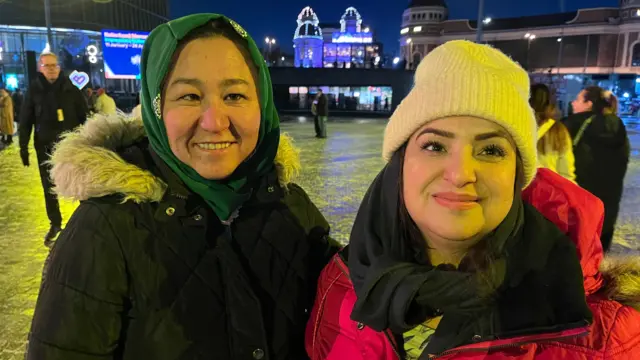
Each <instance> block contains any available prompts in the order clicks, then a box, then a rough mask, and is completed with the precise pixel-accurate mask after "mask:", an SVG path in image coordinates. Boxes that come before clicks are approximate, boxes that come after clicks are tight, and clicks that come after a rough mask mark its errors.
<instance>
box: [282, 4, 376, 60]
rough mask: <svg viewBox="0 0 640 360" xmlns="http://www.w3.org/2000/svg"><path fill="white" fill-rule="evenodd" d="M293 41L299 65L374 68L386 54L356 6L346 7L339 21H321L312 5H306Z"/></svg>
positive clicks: (299, 17)
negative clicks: (383, 54)
mask: <svg viewBox="0 0 640 360" xmlns="http://www.w3.org/2000/svg"><path fill="white" fill-rule="evenodd" d="M293 42H294V47H295V54H296V61H295V66H296V67H337V68H351V67H357V68H370V67H375V66H377V65H379V63H380V58H381V57H382V55H381V54H382V45H381V44H380V43H377V42H375V41H374V36H373V31H372V30H371V29H370V28H369V27H368V26H365V25H363V21H362V16H361V15H360V13H359V12H358V10H356V9H355V8H353V7H349V8H347V9H346V10H345V12H344V14H343V15H342V17H341V18H340V22H339V24H338V23H336V24H326V23H325V24H321V23H320V22H319V20H318V17H317V15H316V14H315V13H314V12H313V10H311V8H309V7H306V8H304V9H303V10H302V12H301V13H300V15H299V16H298V28H297V29H296V33H295V35H294V40H293ZM318 50H320V53H319V54H318ZM311 54H313V57H312V55H311ZM316 56H318V57H316Z"/></svg>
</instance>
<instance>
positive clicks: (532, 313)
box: [306, 40, 640, 360]
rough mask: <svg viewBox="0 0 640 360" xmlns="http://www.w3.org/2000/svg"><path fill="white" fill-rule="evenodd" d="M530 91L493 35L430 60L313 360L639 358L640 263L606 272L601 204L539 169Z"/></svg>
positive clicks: (402, 117)
mask: <svg viewBox="0 0 640 360" xmlns="http://www.w3.org/2000/svg"><path fill="white" fill-rule="evenodd" d="M451 64H456V66H451ZM529 90H530V89H529V75H528V74H527V72H526V71H524V70H523V69H522V68H521V67H520V66H519V65H518V64H516V63H514V62H513V61H512V60H511V59H510V58H509V57H507V56H506V55H504V54H502V53H501V52H499V51H498V50H496V49H494V48H492V47H490V46H486V45H480V44H475V43H472V42H469V41H460V40H458V41H451V42H447V43H445V44H443V45H441V46H440V47H438V48H437V49H435V50H434V51H432V52H430V53H429V54H428V55H427V56H426V57H425V58H424V59H423V60H422V62H421V63H420V65H418V69H417V70H416V74H415V82H414V86H413V87H412V89H411V91H410V92H409V94H408V95H407V97H405V99H404V100H403V101H402V103H401V105H400V106H398V107H397V108H396V110H395V112H394V113H393V115H392V116H391V118H390V120H389V122H388V124H387V128H386V129H385V132H384V139H383V145H382V155H383V158H384V160H385V161H386V165H385V167H384V168H383V169H382V171H380V173H379V174H378V176H377V177H376V178H375V179H374V180H373V183H372V184H371V186H370V187H369V190H368V191H367V193H366V195H365V197H364V200H363V201H362V204H361V205H360V208H359V210H358V214H357V216H356V219H355V222H354V225H353V229H352V231H351V235H350V238H349V244H348V245H347V247H346V248H345V249H344V250H341V251H340V252H339V253H338V254H337V255H336V256H334V258H333V261H331V262H329V264H328V265H327V266H326V267H325V270H324V271H323V272H322V275H321V278H320V279H319V284H318V295H317V297H316V304H315V306H314V309H313V310H312V313H311V320H310V322H309V326H308V328H307V337H306V346H307V351H308V355H309V356H310V357H311V359H312V360H342V359H358V360H369V359H375V360H397V359H406V360H417V359H434V358H438V359H446V360H453V359H459V360H461V359H469V360H470V359H478V360H479V359H483V360H498V359H501V360H504V359H513V360H516V359H519V360H525V359H526V360H533V359H581V360H591V359H598V358H602V359H605V358H606V359H620V360H622V359H639V358H640V347H639V346H638V336H639V334H640V312H638V311H637V310H636V309H634V308H633V307H631V306H635V307H636V308H637V305H638V301H637V300H638V298H639V297H638V296H640V287H638V285H637V282H638V278H639V276H638V270H637V269H638V260H637V258H635V259H632V260H630V259H627V260H626V262H620V263H617V265H618V268H617V269H616V270H614V271H611V270H610V269H609V271H607V273H606V275H605V274H603V273H601V272H600V268H599V266H600V262H601V260H602V255H603V254H602V249H601V248H600V247H599V246H598V243H597V241H598V240H597V232H598V226H599V224H601V221H602V216H603V208H602V204H601V203H600V201H599V200H598V199H597V198H596V197H595V196H593V195H591V194H589V193H588V192H587V191H585V190H584V189H582V188H580V187H579V186H577V185H575V184H573V183H571V182H569V181H565V180H564V179H563V178H562V177H560V176H559V175H558V174H556V173H554V172H552V171H550V170H548V169H538V168H537V166H536V165H537V161H536V156H537V151H536V140H537V137H536V132H537V124H536V119H535V117H534V116H533V113H532V111H531V108H530V106H529V103H528V99H529V94H528V91H529ZM461 114H464V115H461ZM594 241H595V243H594ZM576 246H577V248H576ZM621 269H624V271H625V273H624V274H620V271H621ZM616 274H617V275H621V276H618V277H614V276H615V275H616ZM604 276H606V281H603V277H604ZM614 299H620V300H624V301H625V303H626V304H629V305H631V306H627V305H622V303H620V302H617V301H615V300H614Z"/></svg>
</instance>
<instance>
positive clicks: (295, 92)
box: [289, 86, 298, 94]
mask: <svg viewBox="0 0 640 360" xmlns="http://www.w3.org/2000/svg"><path fill="white" fill-rule="evenodd" d="M297 93H298V88H297V87H295V86H292V87H290V88H289V94H297Z"/></svg>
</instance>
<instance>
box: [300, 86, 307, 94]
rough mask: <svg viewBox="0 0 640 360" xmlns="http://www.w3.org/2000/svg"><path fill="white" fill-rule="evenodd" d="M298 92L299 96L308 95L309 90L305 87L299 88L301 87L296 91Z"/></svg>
mask: <svg viewBox="0 0 640 360" xmlns="http://www.w3.org/2000/svg"><path fill="white" fill-rule="evenodd" d="M298 92H299V93H300V94H306V93H308V92H309V89H308V88H306V87H305V86H301V87H300V88H299V89H298Z"/></svg>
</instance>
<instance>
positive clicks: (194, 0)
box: [170, 0, 618, 55]
mask: <svg viewBox="0 0 640 360" xmlns="http://www.w3.org/2000/svg"><path fill="white" fill-rule="evenodd" d="M170 1H171V15H172V16H173V17H179V16H183V15H187V14H191V13H196V12H215V13H221V14H224V15H227V16H228V17H230V18H232V19H234V20H236V21H237V22H238V23H239V24H240V25H242V26H243V27H244V28H245V29H246V30H247V31H248V32H249V33H250V34H251V35H252V36H253V37H254V38H255V40H256V42H258V43H259V44H260V42H264V40H262V39H264V38H265V37H266V36H272V37H275V38H276V39H277V42H278V43H279V44H281V45H282V47H283V50H285V51H286V52H289V53H291V52H292V50H293V48H292V44H293V42H292V39H293V33H294V31H295V29H296V18H297V16H298V14H299V13H300V11H301V10H302V8H304V7H305V6H311V7H312V8H313V10H314V11H315V12H316V14H317V15H318V18H319V20H320V22H338V21H339V20H340V17H341V16H342V14H343V13H344V10H345V9H346V8H347V7H348V6H353V7H355V8H356V9H358V11H359V12H360V15H361V16H362V18H363V25H366V26H370V27H371V28H372V29H373V30H375V32H376V36H377V38H378V40H379V41H382V43H383V44H384V46H385V53H388V54H391V55H394V54H395V52H396V51H397V50H398V38H399V37H400V22H401V18H402V12H403V11H404V9H405V8H406V6H407V4H408V0H387V1H382V0H349V1H348V2H347V1H340V0H303V1H300V0H272V1H268V0H170ZM269 4H277V5H276V6H274V5H269ZM381 4H384V5H381ZM447 4H448V5H449V18H450V19H475V18H476V17H477V14H478V5H477V0H447ZM612 6H618V0H565V10H566V11H573V10H577V9H580V8H595V7H612ZM559 11H560V1H559V0H537V1H524V0H485V13H486V16H490V17H493V18H502V17H517V16H527V15H539V14H549V13H555V12H559Z"/></svg>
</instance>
